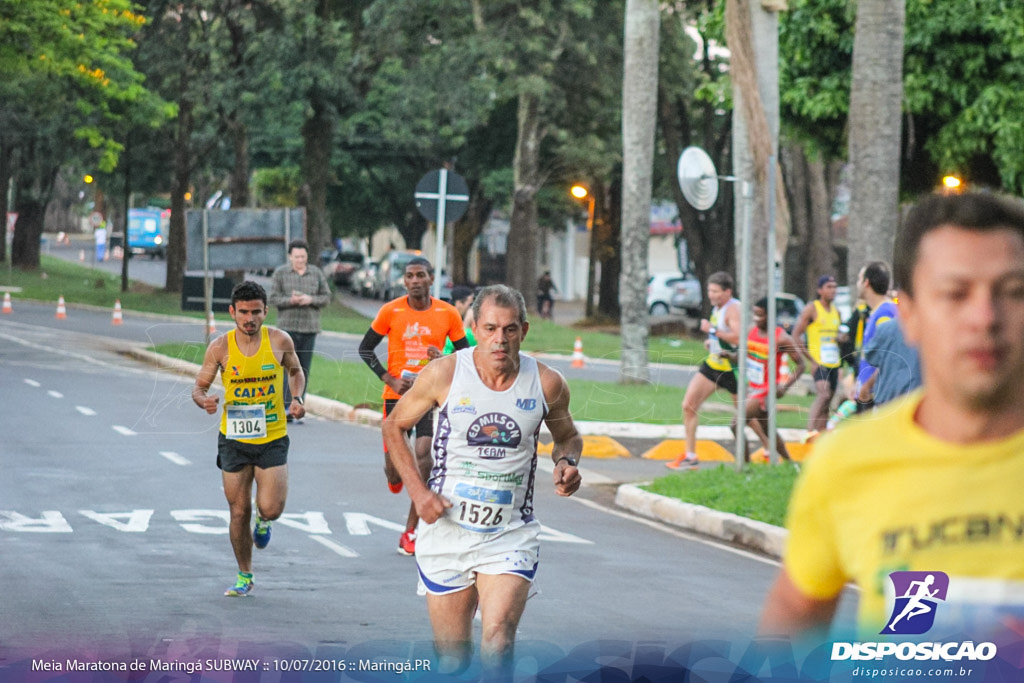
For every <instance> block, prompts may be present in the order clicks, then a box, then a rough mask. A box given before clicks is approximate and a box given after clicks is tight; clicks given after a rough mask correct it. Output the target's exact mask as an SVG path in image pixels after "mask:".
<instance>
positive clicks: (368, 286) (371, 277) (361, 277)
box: [348, 260, 377, 297]
mask: <svg viewBox="0 0 1024 683" xmlns="http://www.w3.org/2000/svg"><path fill="white" fill-rule="evenodd" d="M376 281H377V263H376V262H375V261H369V260H368V261H367V262H366V263H364V264H363V267H362V268H360V269H359V270H357V271H356V272H355V273H353V274H352V279H351V280H350V281H349V283H348V288H349V290H350V291H351V292H352V293H353V294H355V295H357V296H367V297H372V296H373V286H374V284H375V283H376Z"/></svg>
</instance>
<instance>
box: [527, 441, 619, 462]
mask: <svg viewBox="0 0 1024 683" xmlns="http://www.w3.org/2000/svg"><path fill="white" fill-rule="evenodd" d="M554 446H555V444H554V442H552V443H542V444H538V445H537V452H538V453H543V454H544V455H551V449H552V448H554ZM583 457H584V458H604V459H610V458H628V457H630V454H629V451H628V450H626V447H625V446H623V445H622V444H621V443H619V442H618V441H616V440H615V439H613V438H611V437H610V436H584V437H583Z"/></svg>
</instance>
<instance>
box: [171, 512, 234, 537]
mask: <svg viewBox="0 0 1024 683" xmlns="http://www.w3.org/2000/svg"><path fill="white" fill-rule="evenodd" d="M171 517H174V519H176V520H178V521H179V522H201V521H203V520H206V519H216V520H220V521H221V522H223V524H224V526H205V525H203V524H191V523H188V524H182V525H181V528H182V529H184V530H185V531H187V532H189V533H192V534H226V533H228V523H229V522H230V521H231V513H230V512H229V511H227V510H171Z"/></svg>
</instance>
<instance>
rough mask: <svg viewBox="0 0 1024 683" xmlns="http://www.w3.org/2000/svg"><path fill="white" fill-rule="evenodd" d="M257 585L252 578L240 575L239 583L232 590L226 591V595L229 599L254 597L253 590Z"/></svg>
mask: <svg viewBox="0 0 1024 683" xmlns="http://www.w3.org/2000/svg"><path fill="white" fill-rule="evenodd" d="M254 587H255V584H253V582H252V577H248V578H247V577H244V576H242V575H241V574H239V575H238V581H236V582H235V585H234V586H232V587H231V588H228V589H227V590H226V591H224V595H225V596H227V597H229V598H247V597H249V596H251V595H252V590H253V588H254Z"/></svg>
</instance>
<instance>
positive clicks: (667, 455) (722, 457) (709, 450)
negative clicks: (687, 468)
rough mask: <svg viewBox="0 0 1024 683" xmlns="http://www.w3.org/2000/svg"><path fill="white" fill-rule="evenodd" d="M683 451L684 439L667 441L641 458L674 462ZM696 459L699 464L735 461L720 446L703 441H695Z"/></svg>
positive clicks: (684, 447)
mask: <svg viewBox="0 0 1024 683" xmlns="http://www.w3.org/2000/svg"><path fill="white" fill-rule="evenodd" d="M685 450H686V441H685V440H684V439H667V440H665V441H662V442H661V443H659V444H658V445H657V446H655V447H654V448H651V449H650V450H648V451H647V452H646V453H644V454H643V455H642V456H641V457H643V458H647V459H648V460H675V459H676V458H678V457H679V454H680V453H682V452H683V451H685ZM697 458H698V459H699V460H700V461H701V462H735V461H736V456H734V455H733V454H732V453H730V452H729V451H727V450H725V448H724V447H723V446H722V445H721V444H719V443H717V442H715V441H706V440H703V439H700V440H698V441H697Z"/></svg>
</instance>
